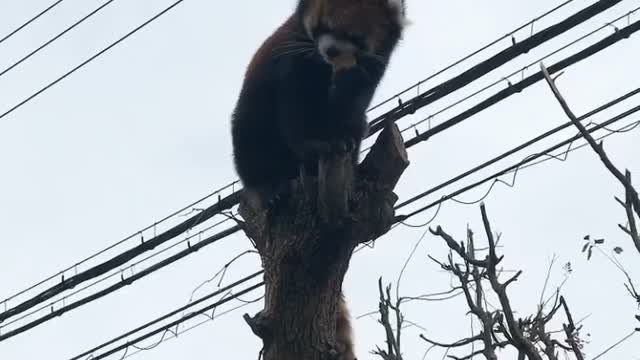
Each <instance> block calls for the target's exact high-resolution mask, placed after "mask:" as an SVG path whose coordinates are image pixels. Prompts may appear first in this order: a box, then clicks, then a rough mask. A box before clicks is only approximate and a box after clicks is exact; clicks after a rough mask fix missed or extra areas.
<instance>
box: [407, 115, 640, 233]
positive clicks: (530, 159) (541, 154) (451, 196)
mask: <svg viewBox="0 0 640 360" xmlns="http://www.w3.org/2000/svg"><path fill="white" fill-rule="evenodd" d="M639 111H640V105H639V106H636V107H634V108H631V109H629V110H627V111H625V112H623V113H621V114H619V115H617V116H615V117H613V118H611V119H609V120H607V121H605V122H603V123H600V124H597V125H595V126H594V127H592V128H590V129H588V131H589V132H590V133H593V132H595V131H597V130H601V129H605V130H606V127H607V126H609V125H611V124H614V123H616V122H618V121H620V120H622V119H625V118H627V117H629V116H631V115H632V114H635V113H636V112H639ZM615 133H617V131H613V132H609V134H615ZM581 137H582V136H581V135H580V134H577V135H575V136H572V137H571V138H569V139H567V140H564V141H562V142H560V143H558V144H556V145H554V146H552V147H550V148H548V149H546V150H544V151H542V152H539V153H537V154H533V155H531V156H528V157H527V158H525V159H524V160H522V161H520V162H518V163H517V164H515V165H512V166H509V167H507V168H506V169H504V170H501V171H499V172H497V173H494V174H492V175H490V176H487V177H486V178H484V179H482V180H479V181H477V182H474V183H473V184H470V185H467V186H465V187H463V188H461V189H459V190H457V191H455V192H452V193H450V194H448V195H445V196H443V197H442V198H441V199H439V200H438V201H435V202H433V203H431V204H429V205H426V206H423V207H421V208H419V209H417V210H414V211H412V212H410V213H408V214H406V215H399V216H398V217H397V218H398V221H405V220H407V219H409V218H411V217H413V216H415V215H417V214H419V213H422V212H424V211H427V210H429V209H431V208H434V207H436V206H439V205H440V204H441V203H443V202H445V201H447V200H453V199H454V198H455V197H456V196H458V195H460V194H462V193H464V192H467V191H469V190H471V189H474V188H476V187H478V186H480V185H482V184H485V183H487V182H489V181H491V180H494V183H493V184H492V185H491V188H490V189H489V192H490V191H491V189H492V188H493V186H494V185H495V183H496V182H500V181H499V180H498V178H499V177H500V176H502V175H506V174H508V173H514V177H515V175H517V172H518V170H519V169H521V168H523V167H524V166H525V165H527V164H530V163H532V162H533V161H534V160H537V159H540V158H541V157H545V156H551V158H557V157H554V156H552V155H549V154H550V153H551V152H553V151H555V150H557V149H559V148H561V147H564V146H567V145H571V144H572V143H574V142H575V141H576V140H579V139H580V138H581ZM570 151H571V149H569V150H568V151H566V153H569V152H570ZM551 158H549V159H551ZM547 160H548V159H547ZM487 195H488V193H487ZM485 197H486V195H485V196H484V197H483V198H485ZM415 198H419V196H416V197H415ZM476 202H477V201H474V203H476ZM409 204H411V203H406V204H404V206H406V205H409ZM404 206H403V207H404Z"/></svg>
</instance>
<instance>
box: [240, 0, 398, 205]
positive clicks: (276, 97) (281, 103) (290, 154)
mask: <svg viewBox="0 0 640 360" xmlns="http://www.w3.org/2000/svg"><path fill="white" fill-rule="evenodd" d="M404 24H405V4H404V0H299V2H298V5H297V7H296V10H295V11H294V13H293V14H292V15H291V16H290V17H289V18H288V19H287V20H286V21H285V22H284V23H283V24H282V25H281V26H280V27H279V28H278V29H277V30H276V31H275V32H274V33H273V34H272V35H271V36H270V37H269V38H267V40H266V41H265V42H264V43H263V44H262V46H261V47H260V48H259V50H258V51H257V52H256V54H255V55H254V57H253V59H252V60H251V62H250V64H249V66H248V68H247V70H246V73H245V77H244V83H243V85H242V88H241V91H240V95H239V97H238V100H237V103H236V106H235V109H234V111H233V114H232V120H231V134H232V145H233V158H234V165H235V169H236V172H237V173H238V176H239V178H240V180H241V182H242V184H243V186H244V188H245V190H246V191H245V194H247V195H249V194H259V195H263V196H261V198H262V199H269V198H272V197H273V195H274V194H275V193H276V191H275V190H276V189H278V188H281V185H283V183H286V181H287V180H290V179H295V178H296V177H297V176H298V175H299V173H300V169H301V166H302V165H304V164H305V162H307V163H308V164H310V165H309V166H304V169H305V171H306V172H310V175H313V172H314V171H317V166H314V165H315V164H313V163H312V162H310V161H312V160H313V158H314V155H315V154H316V153H317V151H319V149H324V150H327V149H328V150H331V149H335V148H344V147H347V148H351V149H352V150H353V151H354V152H356V156H354V158H355V159H356V160H357V153H358V152H359V149H360V143H361V141H362V139H363V137H364V136H365V135H366V132H367V130H368V124H367V121H366V109H367V108H368V106H369V105H370V102H371V99H372V97H373V95H374V92H375V90H376V88H377V86H378V84H379V82H380V80H381V79H382V77H383V75H384V73H385V70H386V68H387V65H388V63H389V59H390V57H391V55H392V53H393V51H394V49H395V47H396V45H397V43H398V42H399V40H400V38H401V35H402V30H403V27H404Z"/></svg>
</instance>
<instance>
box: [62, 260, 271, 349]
mask: <svg viewBox="0 0 640 360" xmlns="http://www.w3.org/2000/svg"><path fill="white" fill-rule="evenodd" d="M262 273H263V271H257V272H255V273H253V274H251V275H249V276H246V277H244V278H243V279H240V280H238V281H236V282H234V283H232V284H229V285H227V286H225V287H224V288H221V289H218V290H216V291H214V292H212V293H210V294H208V295H206V296H203V297H201V298H199V299H198V300H196V301H189V303H188V304H187V305H184V306H182V307H180V308H178V309H176V310H173V311H171V312H169V313H167V314H165V315H163V316H161V317H159V318H156V319H154V320H152V321H150V322H148V323H146V324H144V325H142V326H140V327H137V328H135V329H134V330H131V331H129V332H127V333H125V334H122V335H120V336H117V337H115V338H113V339H111V340H109V341H107V342H105V343H103V344H101V345H99V346H97V347H94V348H92V349H90V350H88V351H85V352H83V353H82V354H80V355H77V356H75V357H73V358H72V359H71V360H77V359H80V358H82V357H84V356H87V355H89V354H92V353H94V352H96V351H98V350H100V349H102V348H104V347H107V346H109V345H112V344H115V343H116V342H118V341H120V340H123V339H126V338H127V337H129V336H131V335H133V334H135V333H137V332H140V331H142V330H145V329H147V328H149V327H151V326H153V325H155V324H158V323H160V322H162V321H164V320H167V319H169V318H171V317H173V316H175V315H177V314H180V313H181V312H184V311H185V310H189V309H191V308H193V307H195V306H197V305H199V304H202V303H203V302H205V301H207V300H210V299H212V298H214V297H216V296H218V295H220V294H222V293H224V292H226V291H229V290H231V289H233V288H234V287H235V286H238V285H241V284H243V283H245V282H248V281H250V280H252V279H254V278H256V277H257V276H259V275H261V274H262ZM226 299H229V298H226ZM186 316H187V315H184V316H182V317H183V318H184V317H186Z"/></svg>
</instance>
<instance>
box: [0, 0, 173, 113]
mask: <svg viewBox="0 0 640 360" xmlns="http://www.w3.org/2000/svg"><path fill="white" fill-rule="evenodd" d="M183 1H184V0H178V1H176V2H174V3H173V4H171V5H170V6H169V7H167V8H165V9H164V10H162V11H160V12H159V13H157V14H156V15H154V16H153V17H151V18H150V19H149V20H147V21H145V22H144V23H142V24H141V25H139V26H138V27H136V28H135V29H133V30H132V31H130V32H129V33H127V34H126V35H124V36H123V37H121V38H120V39H118V40H116V41H115V42H113V43H111V45H109V46H107V47H105V48H104V49H102V50H100V51H99V52H98V53H96V54H95V55H93V56H91V57H90V58H88V59H87V60H85V61H83V62H82V63H80V64H79V65H77V66H76V67H74V68H73V69H71V70H69V71H68V72H67V73H65V74H64V75H62V76H61V77H59V78H57V79H56V80H54V81H53V82H51V83H49V84H48V85H46V86H45V87H43V88H42V89H40V90H38V91H37V92H35V93H34V94H32V95H30V96H29V97H27V98H26V99H24V100H22V101H21V102H19V103H18V104H16V105H14V106H13V107H12V108H10V109H9V110H7V111H5V112H4V113H2V114H1V115H0V120H2V119H3V118H5V117H6V116H7V115H9V114H11V113H13V112H14V111H16V110H18V109H19V108H21V107H22V106H23V105H25V104H26V103H28V102H30V101H31V100H33V99H35V98H36V97H38V96H39V95H40V94H42V93H44V92H45V91H47V90H49V89H50V88H52V87H53V86H55V85H56V84H58V83H59V82H61V81H62V80H64V79H66V78H67V77H68V76H69V75H71V74H73V73H75V72H76V71H78V70H79V69H81V68H82V67H84V66H85V65H87V64H89V63H90V62H92V61H93V60H95V59H97V58H99V57H100V56H101V55H103V54H104V53H106V52H107V51H109V50H111V49H112V48H114V47H115V46H117V45H118V44H120V43H121V42H123V41H124V40H126V39H128V38H129V37H130V36H132V35H133V34H135V33H137V32H138V31H140V30H141V29H143V28H144V27H146V26H147V25H149V24H150V23H152V22H153V21H155V20H157V19H158V18H160V17H161V16H162V15H164V14H166V13H168V12H169V11H170V10H172V9H173V8H175V7H176V6H178V5H179V4H181V3H182V2H183Z"/></svg>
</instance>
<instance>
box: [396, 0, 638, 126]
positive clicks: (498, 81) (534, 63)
mask: <svg viewBox="0 0 640 360" xmlns="http://www.w3.org/2000/svg"><path fill="white" fill-rule="evenodd" d="M638 10H640V7H636V8H635V9H633V10H630V11H629V12H627V13H625V14H623V15H621V16H619V17H617V18H615V19H613V20H611V21H609V22H607V23H606V24H604V25H602V26H600V27H599V28H597V29H595V30H593V31H591V32H589V33H587V34H585V35H582V36H580V37H579V38H577V39H575V40H573V41H571V42H569V43H567V44H565V45H563V46H562V47H560V48H558V49H556V50H553V51H551V52H549V53H547V54H546V55H544V56H542V57H540V58H538V59H537V60H535V61H532V62H530V63H529V64H527V65H525V66H523V67H522V68H521V69H519V70H516V71H513V72H511V73H510V74H508V75H506V76H504V77H502V78H501V79H500V80H497V81H494V82H492V83H491V84H489V85H487V86H485V87H483V88H482V89H480V90H478V91H475V92H474V93H472V94H470V95H467V96H465V97H464V98H462V99H460V100H458V101H456V102H454V103H452V104H450V105H447V106H446V107H444V108H442V109H440V110H438V111H436V112H435V113H432V114H430V115H429V116H428V117H426V118H425V119H422V120H420V121H418V122H417V123H414V124H413V125H412V126H410V127H409V128H407V129H404V130H402V132H404V131H407V130H409V129H412V128H415V127H416V126H417V125H420V124H422V123H424V122H426V121H430V120H431V119H432V118H434V117H435V116H438V115H440V114H442V113H443V112H445V111H447V110H449V109H451V108H453V107H455V106H457V105H460V104H461V103H463V102H465V101H467V100H469V99H471V98H474V97H476V96H478V95H479V94H481V93H483V92H485V91H487V90H489V89H491V88H493V87H495V86H497V85H498V84H500V83H503V82H507V83H508V84H510V80H509V78H511V77H513V76H515V75H518V74H522V79H523V80H524V72H525V71H526V70H527V69H529V68H531V67H532V66H534V65H537V64H539V63H540V62H541V61H543V60H546V59H548V58H550V57H551V56H553V55H556V54H558V53H560V52H561V51H563V50H566V49H568V48H570V47H572V46H574V45H576V44H578V43H580V42H581V41H583V40H585V39H587V38H589V37H591V36H593V35H595V34H597V33H599V32H601V31H602V30H605V29H608V28H610V27H611V26H614V27H615V23H616V22H618V21H620V20H622V19H625V18H627V19H628V18H629V16H631V15H632V14H634V13H636V12H637V11H638ZM510 85H511V84H510Z"/></svg>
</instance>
